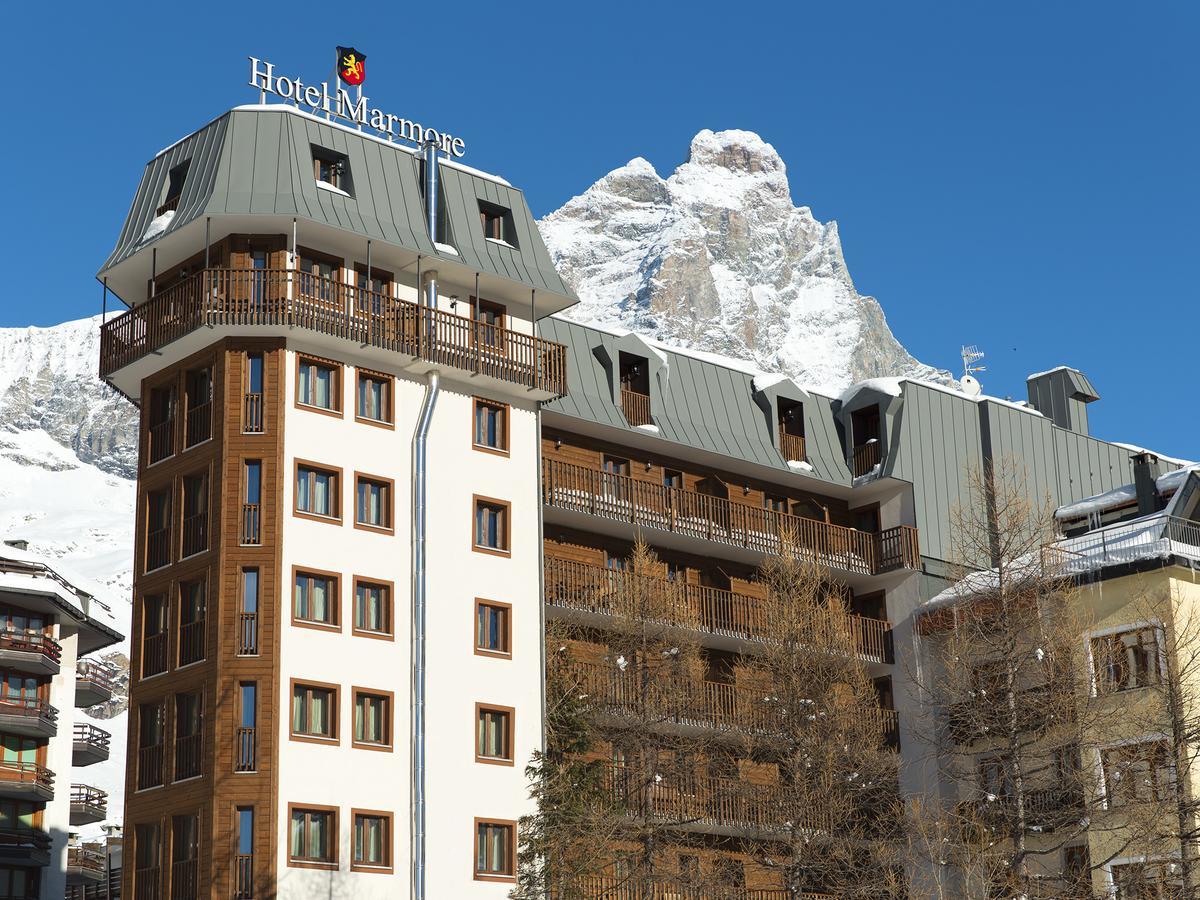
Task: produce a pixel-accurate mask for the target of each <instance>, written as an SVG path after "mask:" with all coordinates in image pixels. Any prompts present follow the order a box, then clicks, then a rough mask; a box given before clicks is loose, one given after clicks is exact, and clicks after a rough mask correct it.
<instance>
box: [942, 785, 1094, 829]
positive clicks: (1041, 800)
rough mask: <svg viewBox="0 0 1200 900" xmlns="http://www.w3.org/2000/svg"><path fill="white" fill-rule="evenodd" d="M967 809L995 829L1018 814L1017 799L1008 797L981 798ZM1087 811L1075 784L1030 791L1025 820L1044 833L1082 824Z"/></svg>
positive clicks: (1025, 807) (969, 803)
mask: <svg viewBox="0 0 1200 900" xmlns="http://www.w3.org/2000/svg"><path fill="white" fill-rule="evenodd" d="M966 806H967V810H970V811H973V812H974V814H975V817H976V819H977V820H978V821H980V822H983V823H985V824H988V825H991V826H993V827H996V826H998V825H999V826H1001V827H1003V826H1004V824H1005V823H1011V822H1013V821H1014V820H1015V818H1016V815H1017V808H1016V798H1015V797H1012V796H1011V795H1008V794H1001V795H999V796H995V795H993V798H992V799H989V798H988V797H987V796H984V797H980V798H978V799H976V800H971V801H968V802H967V804H966ZM1083 808H1084V799H1083V792H1082V791H1081V790H1080V789H1079V788H1078V787H1077V786H1074V785H1059V786H1056V787H1052V788H1044V789H1035V790H1028V791H1026V792H1025V796H1024V814H1025V821H1026V822H1027V823H1028V825H1029V826H1030V827H1037V828H1039V829H1042V830H1053V829H1054V828H1056V827H1062V826H1064V825H1070V824H1076V823H1078V822H1079V815H1080V812H1081V811H1082V810H1083ZM967 810H963V811H964V812H966V811H967Z"/></svg>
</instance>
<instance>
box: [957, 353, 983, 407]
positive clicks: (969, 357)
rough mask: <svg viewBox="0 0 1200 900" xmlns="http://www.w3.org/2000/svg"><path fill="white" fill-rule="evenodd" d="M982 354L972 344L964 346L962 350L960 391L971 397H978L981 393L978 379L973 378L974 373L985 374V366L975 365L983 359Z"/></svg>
mask: <svg viewBox="0 0 1200 900" xmlns="http://www.w3.org/2000/svg"><path fill="white" fill-rule="evenodd" d="M983 356H984V353H983V351H982V350H980V349H979V348H978V347H976V346H975V345H974V344H964V345H963V348H962V362H963V374H962V382H961V384H962V389H963V392H964V393H966V394H970V395H971V396H972V397H978V396H979V395H980V394H981V393H982V392H983V385H981V384H980V383H979V379H978V378H976V377H975V373H976V372H986V371H987V366H979V365H976V363H977V362H979V360H981V359H983Z"/></svg>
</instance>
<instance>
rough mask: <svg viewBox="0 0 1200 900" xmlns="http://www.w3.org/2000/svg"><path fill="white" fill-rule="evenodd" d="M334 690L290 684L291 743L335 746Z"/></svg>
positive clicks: (327, 686)
mask: <svg viewBox="0 0 1200 900" xmlns="http://www.w3.org/2000/svg"><path fill="white" fill-rule="evenodd" d="M337 723H338V688H337V685H335V684H313V683H309V682H302V681H294V680H293V681H292V739H293V740H309V741H321V742H331V743H337V740H338V734H337Z"/></svg>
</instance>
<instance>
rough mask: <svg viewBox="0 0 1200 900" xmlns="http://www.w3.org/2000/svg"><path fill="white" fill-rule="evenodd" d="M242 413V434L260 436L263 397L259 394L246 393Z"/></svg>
mask: <svg viewBox="0 0 1200 900" xmlns="http://www.w3.org/2000/svg"><path fill="white" fill-rule="evenodd" d="M244 410H245V411H244V412H243V414H242V433H243V434H262V432H263V395H262V393H260V392H251V391H247V392H246V398H245V406H244Z"/></svg>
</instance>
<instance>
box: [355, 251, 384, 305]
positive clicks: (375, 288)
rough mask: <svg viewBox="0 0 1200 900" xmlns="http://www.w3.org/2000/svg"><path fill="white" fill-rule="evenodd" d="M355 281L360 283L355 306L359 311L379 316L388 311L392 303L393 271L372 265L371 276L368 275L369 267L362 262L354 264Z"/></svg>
mask: <svg viewBox="0 0 1200 900" xmlns="http://www.w3.org/2000/svg"><path fill="white" fill-rule="evenodd" d="M354 282H355V284H357V285H358V293H357V295H356V297H355V303H354V306H355V308H356V309H357V310H358V311H359V312H365V313H369V314H370V315H374V316H378V315H382V314H383V313H385V312H387V311H388V310H389V309H390V308H391V305H392V273H391V272H384V271H382V270H380V269H376V268H374V267H372V269H371V277H370V278H368V277H367V267H366V266H365V265H363V264H362V263H355V264H354Z"/></svg>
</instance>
